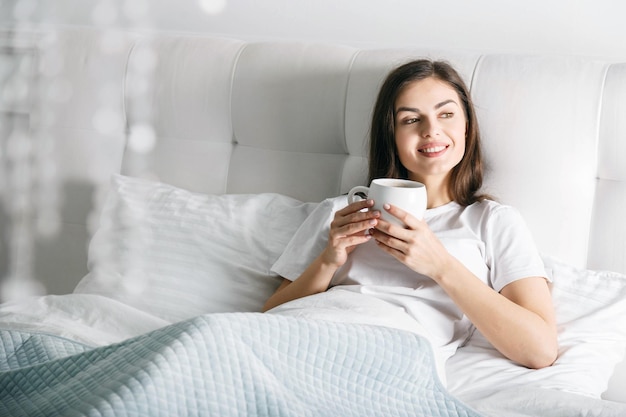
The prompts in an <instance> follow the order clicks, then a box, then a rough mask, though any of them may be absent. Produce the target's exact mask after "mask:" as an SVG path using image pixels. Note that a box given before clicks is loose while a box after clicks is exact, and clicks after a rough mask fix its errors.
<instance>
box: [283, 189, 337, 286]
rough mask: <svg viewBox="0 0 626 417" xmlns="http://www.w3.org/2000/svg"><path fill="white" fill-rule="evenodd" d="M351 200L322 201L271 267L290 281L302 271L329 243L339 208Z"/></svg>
mask: <svg viewBox="0 0 626 417" xmlns="http://www.w3.org/2000/svg"><path fill="white" fill-rule="evenodd" d="M347 204H348V199H347V197H346V196H339V197H334V198H329V199H326V200H324V201H322V202H321V203H320V204H319V205H318V206H317V207H316V208H315V210H313V212H311V214H310V215H309V216H308V217H307V218H306V220H305V221H304V222H303V223H302V225H301V226H300V227H299V228H298V230H297V231H296V233H295V234H294V235H293V237H292V238H291V240H290V241H289V243H288V244H287V246H286V247H285V250H284V251H283V253H282V254H281V255H280V257H279V258H278V259H277V260H276V262H275V263H274V265H272V268H271V271H272V272H274V273H276V274H278V275H280V276H281V277H283V278H286V279H288V280H290V281H295V280H296V279H297V278H298V277H299V276H300V275H302V273H303V272H304V270H305V269H306V268H308V266H309V265H310V264H311V263H312V262H313V261H314V260H315V258H317V256H319V254H320V253H322V251H323V250H324V248H325V247H326V243H327V242H328V232H329V230H330V223H331V221H332V218H333V216H334V214H335V211H337V210H339V209H341V208H343V207H345V206H346V205H347Z"/></svg>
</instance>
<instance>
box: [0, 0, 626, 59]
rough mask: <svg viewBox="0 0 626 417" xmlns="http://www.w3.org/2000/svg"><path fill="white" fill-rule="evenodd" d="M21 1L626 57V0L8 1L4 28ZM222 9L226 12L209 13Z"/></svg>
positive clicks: (345, 35) (231, 30) (325, 35)
mask: <svg viewBox="0 0 626 417" xmlns="http://www.w3.org/2000/svg"><path fill="white" fill-rule="evenodd" d="M109 3H113V4H117V5H118V6H115V7H117V9H118V10H121V12H120V13H119V14H118V17H117V18H115V17H113V18H112V19H111V20H110V21H109V22H106V20H107V19H106V18H104V17H103V16H105V14H104V13H96V12H94V10H106V7H105V5H106V4H109ZM14 4H19V5H21V7H19V8H18V9H19V13H18V16H21V18H23V19H26V20H34V21H40V22H45V23H54V24H72V25H94V24H95V22H97V21H100V23H106V24H113V25H116V26H129V25H132V26H140V27H147V26H149V25H148V22H151V23H152V25H153V26H155V27H156V28H157V29H162V30H169V31H187V32H202V33H212V34H221V35H226V36H234V37H240V38H243V39H255V40H256V39H276V38H279V39H305V40H319V41H342V42H345V43H349V44H354V45H358V46H370V45H371V46H377V45H380V46H386V45H390V44H394V45H418V46H424V45H426V46H432V47H439V46H442V47H443V46H445V47H447V48H450V47H451V46H454V47H458V48H462V49H475V50H490V51H494V50H496V51H497V50H506V51H510V52H529V53H558V54H568V55H569V54H579V55H588V56H598V57H603V58H610V59H619V60H625V59H626V24H624V23H623V19H624V16H626V2H623V1H622V0H569V1H567V0H525V1H501V0H448V1H433V0H308V1H306V0H184V1H180V0H126V1H124V0H0V16H1V17H0V22H4V23H6V22H8V21H10V20H12V17H11V15H12V14H13V13H12V9H13V8H14V7H13V5H14ZM120 4H121V6H120ZM142 5H149V6H147V7H150V9H149V12H148V13H149V17H148V20H147V21H146V22H142V23H132V24H129V23H128V20H129V19H128V15H130V16H132V15H133V10H134V11H137V10H140V9H141V6H142ZM128 6H130V7H128ZM220 8H221V11H220V12H217V13H209V12H208V11H207V10H213V9H220ZM94 16H100V17H94ZM130 20H133V19H132V18H131V19H130ZM103 21H105V22H103Z"/></svg>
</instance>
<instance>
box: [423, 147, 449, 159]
mask: <svg viewBox="0 0 626 417" xmlns="http://www.w3.org/2000/svg"><path fill="white" fill-rule="evenodd" d="M446 149H448V146H447V145H435V146H428V147H425V148H422V149H418V150H417V151H418V152H419V153H421V154H423V155H424V156H429V157H434V156H439V155H441V154H442V153H444V152H445V150H446Z"/></svg>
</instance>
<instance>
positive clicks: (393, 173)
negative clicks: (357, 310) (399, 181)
mask: <svg viewBox="0 0 626 417" xmlns="http://www.w3.org/2000/svg"><path fill="white" fill-rule="evenodd" d="M429 77H433V78H436V79H438V80H440V81H443V82H445V83H447V84H448V85H450V87H452V88H453V89H454V90H455V91H456V92H457V94H458V95H459V98H460V99H461V102H462V104H463V109H464V111H465V117H466V119H467V131H466V135H467V136H466V139H465V154H464V155H463V159H462V160H461V162H459V163H458V164H457V165H456V166H455V167H454V168H453V169H452V172H451V174H450V184H449V189H450V195H451V197H452V199H453V200H454V201H456V202H457V203H459V204H461V205H463V206H468V205H470V204H472V203H474V202H476V201H481V200H484V199H486V198H490V197H489V196H487V195H484V194H478V191H479V190H480V187H481V186H482V183H483V161H482V153H481V148H480V133H479V131H478V121H477V119H476V112H475V110H474V104H473V103H472V99H471V97H470V95H469V90H468V88H467V87H466V85H465V82H463V79H462V78H461V77H460V75H459V74H458V73H457V71H456V70H455V69H454V68H453V67H452V66H451V65H450V64H448V63H447V62H444V61H431V60H428V59H420V60H416V61H411V62H408V63H406V64H403V65H401V66H399V67H398V68H396V69H395V70H393V71H391V72H390V73H389V75H388V76H387V78H386V79H385V81H384V82H383V85H382V87H381V88H380V91H379V93H378V98H377V99H376V104H375V106H374V113H373V115H372V124H371V129H370V150H369V181H370V182H371V181H372V180H373V179H375V178H382V177H387V178H408V171H407V169H406V168H405V167H404V166H403V165H402V163H401V162H400V157H399V156H398V151H397V148H396V141H395V114H394V106H395V102H396V98H397V97H398V95H399V94H400V92H402V90H403V89H404V88H405V87H406V86H407V85H408V84H409V83H412V82H414V81H419V80H423V79H425V78H429Z"/></svg>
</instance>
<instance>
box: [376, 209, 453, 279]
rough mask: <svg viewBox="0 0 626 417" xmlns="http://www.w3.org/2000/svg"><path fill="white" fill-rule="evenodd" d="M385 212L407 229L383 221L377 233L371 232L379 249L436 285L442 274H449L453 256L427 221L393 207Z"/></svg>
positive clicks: (378, 225)
mask: <svg viewBox="0 0 626 417" xmlns="http://www.w3.org/2000/svg"><path fill="white" fill-rule="evenodd" d="M384 209H385V210H386V211H387V212H389V214H391V215H393V216H394V217H396V218H398V219H399V220H400V221H401V222H402V223H404V224H405V225H406V227H402V226H398V225H395V224H392V223H389V222H387V221H384V220H382V219H379V221H378V224H377V225H376V227H375V229H374V230H372V231H371V235H372V236H373V237H374V239H376V243H377V244H378V246H379V247H380V248H382V249H383V250H384V251H385V252H387V253H389V254H390V255H392V256H393V257H395V258H396V259H398V260H399V261H400V262H402V263H403V264H405V265H406V266H408V267H409V268H411V269H412V270H414V271H415V272H417V273H420V274H422V275H426V276H428V277H431V278H432V279H434V280H435V281H436V280H437V277H438V276H439V275H440V274H441V273H442V271H445V268H446V265H447V264H448V262H449V260H450V257H451V255H450V253H449V252H448V251H447V250H446V248H445V247H444V246H443V244H442V243H441V241H440V240H439V239H438V238H437V236H435V234H434V233H433V232H432V231H431V230H430V227H428V225H427V224H426V222H425V221H423V220H419V219H417V218H415V217H414V216H412V215H411V214H409V213H408V212H406V211H404V210H402V209H400V208H398V207H396V206H393V205H390V204H385V206H384Z"/></svg>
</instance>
